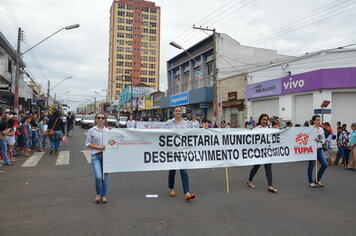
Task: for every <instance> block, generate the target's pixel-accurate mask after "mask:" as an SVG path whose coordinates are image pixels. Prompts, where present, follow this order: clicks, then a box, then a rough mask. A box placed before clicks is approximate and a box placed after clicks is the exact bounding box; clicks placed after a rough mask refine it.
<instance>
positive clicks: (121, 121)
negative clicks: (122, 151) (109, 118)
mask: <svg viewBox="0 0 356 236" xmlns="http://www.w3.org/2000/svg"><path fill="white" fill-rule="evenodd" d="M127 120H128V119H127V117H126V116H119V117H118V118H117V121H116V127H117V128H126V123H127Z"/></svg>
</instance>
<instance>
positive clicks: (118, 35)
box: [117, 33, 125, 38]
mask: <svg viewBox="0 0 356 236" xmlns="http://www.w3.org/2000/svg"><path fill="white" fill-rule="evenodd" d="M117 37H118V38H125V34H124V33H117Z"/></svg>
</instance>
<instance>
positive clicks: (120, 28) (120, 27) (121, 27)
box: [117, 25, 125, 30]
mask: <svg viewBox="0 0 356 236" xmlns="http://www.w3.org/2000/svg"><path fill="white" fill-rule="evenodd" d="M117 30H125V26H123V25H118V26H117Z"/></svg>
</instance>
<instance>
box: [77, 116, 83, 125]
mask: <svg viewBox="0 0 356 236" xmlns="http://www.w3.org/2000/svg"><path fill="white" fill-rule="evenodd" d="M83 117H84V116H83V115H76V116H75V125H81V123H82V118H83Z"/></svg>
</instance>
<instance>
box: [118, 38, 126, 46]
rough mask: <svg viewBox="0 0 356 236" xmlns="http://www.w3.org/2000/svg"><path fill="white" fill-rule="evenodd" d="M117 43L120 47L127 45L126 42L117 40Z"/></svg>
mask: <svg viewBox="0 0 356 236" xmlns="http://www.w3.org/2000/svg"><path fill="white" fill-rule="evenodd" d="M117 43H118V44H119V45H124V44H125V40H121V39H120V40H117Z"/></svg>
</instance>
